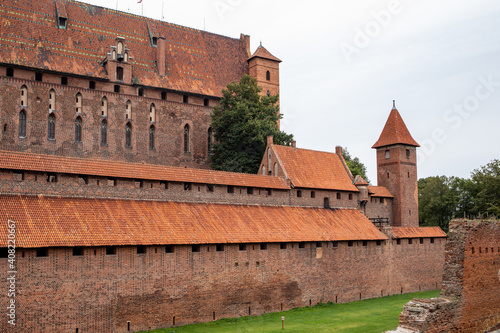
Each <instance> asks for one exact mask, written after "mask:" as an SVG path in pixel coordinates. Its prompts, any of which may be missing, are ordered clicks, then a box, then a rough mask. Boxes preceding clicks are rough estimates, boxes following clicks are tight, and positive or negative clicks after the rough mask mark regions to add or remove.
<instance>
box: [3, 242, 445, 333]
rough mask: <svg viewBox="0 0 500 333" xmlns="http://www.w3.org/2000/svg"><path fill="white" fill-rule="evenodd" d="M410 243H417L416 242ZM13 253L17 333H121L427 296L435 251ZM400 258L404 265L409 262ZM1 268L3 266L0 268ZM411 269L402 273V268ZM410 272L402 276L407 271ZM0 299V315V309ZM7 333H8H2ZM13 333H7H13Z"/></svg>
mask: <svg viewBox="0 0 500 333" xmlns="http://www.w3.org/2000/svg"><path fill="white" fill-rule="evenodd" d="M415 243H417V242H415ZM265 246H266V248H265V249H261V244H245V248H244V249H242V248H240V245H238V244H233V245H229V244H226V245H224V246H223V248H222V249H221V248H219V250H222V251H217V247H216V245H214V244H210V245H200V246H199V248H197V249H196V250H198V251H199V252H193V247H192V246H191V245H177V246H174V247H173V248H171V249H170V250H172V251H173V253H167V252H166V247H165V246H147V247H146V248H145V253H144V254H138V253H137V248H136V247H135V246H132V247H117V248H116V254H115V255H106V248H104V247H99V248H92V247H89V248H84V252H83V255H82V256H73V252H72V249H71V248H51V249H49V250H48V256H47V257H37V256H36V250H34V249H17V255H18V256H19V258H18V261H17V270H18V274H17V281H16V284H17V285H16V286H17V288H18V294H17V296H16V314H17V316H18V317H17V320H16V322H17V325H18V326H17V328H16V329H17V330H18V331H19V330H24V331H37V332H51V333H52V332H75V331H76V329H77V328H78V332H79V333H83V332H128V329H129V327H128V325H129V323H130V331H132V332H134V331H140V330H148V329H155V328H160V327H169V326H177V325H184V324H189V323H196V322H206V321H211V320H214V319H220V318H224V317H238V316H247V315H258V314H262V313H267V312H275V311H280V310H288V309H291V308H293V307H302V306H310V305H314V304H316V303H318V302H334V303H335V302H337V303H341V302H349V301H355V300H360V299H367V298H374V297H379V296H386V295H391V294H400V293H402V292H403V293H406V292H413V291H419V290H429V289H435V288H436V285H437V284H439V283H440V281H441V276H440V270H436V269H429V267H427V269H419V270H417V271H415V270H414V268H415V267H419V266H422V267H423V266H426V265H428V264H427V263H430V262H432V263H435V265H436V266H438V265H439V263H441V264H442V262H443V256H442V253H443V247H444V242H441V241H440V242H435V243H434V244H431V243H430V242H429V239H425V243H424V244H413V245H409V246H408V245H407V244H400V245H395V244H393V243H392V242H390V241H389V242H384V241H381V242H378V243H377V242H375V241H366V242H363V241H350V242H335V243H334V242H321V243H315V242H312V243H311V242H309V243H282V244H274V243H270V244H265ZM408 258H412V259H411V262H408ZM0 264H1V265H5V266H6V265H7V259H0ZM410 266H411V267H410ZM409 268H411V269H409ZM7 301H8V299H7V296H6V293H3V294H2V295H1V296H0V306H2V307H3V306H6V302H7ZM7 332H10V331H7ZM12 332H13V331H12Z"/></svg>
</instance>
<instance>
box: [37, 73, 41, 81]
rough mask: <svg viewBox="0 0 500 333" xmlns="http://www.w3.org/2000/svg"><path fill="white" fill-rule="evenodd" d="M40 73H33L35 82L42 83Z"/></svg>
mask: <svg viewBox="0 0 500 333" xmlns="http://www.w3.org/2000/svg"><path fill="white" fill-rule="evenodd" d="M42 76H43V75H42V73H35V81H42Z"/></svg>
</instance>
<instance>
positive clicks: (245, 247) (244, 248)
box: [239, 244, 247, 251]
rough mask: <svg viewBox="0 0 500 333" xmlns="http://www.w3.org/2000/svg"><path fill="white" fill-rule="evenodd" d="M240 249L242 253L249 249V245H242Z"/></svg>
mask: <svg viewBox="0 0 500 333" xmlns="http://www.w3.org/2000/svg"><path fill="white" fill-rule="evenodd" d="M239 248H240V251H245V250H246V249H247V245H246V244H240V245H239Z"/></svg>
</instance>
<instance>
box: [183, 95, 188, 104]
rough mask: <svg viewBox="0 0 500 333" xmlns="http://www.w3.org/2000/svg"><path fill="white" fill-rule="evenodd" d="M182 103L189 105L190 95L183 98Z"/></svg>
mask: <svg viewBox="0 0 500 333" xmlns="http://www.w3.org/2000/svg"><path fill="white" fill-rule="evenodd" d="M182 103H188V95H184V96H182Z"/></svg>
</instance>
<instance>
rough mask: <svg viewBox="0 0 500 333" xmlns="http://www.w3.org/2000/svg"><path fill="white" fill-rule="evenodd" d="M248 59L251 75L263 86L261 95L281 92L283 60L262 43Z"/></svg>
mask: <svg viewBox="0 0 500 333" xmlns="http://www.w3.org/2000/svg"><path fill="white" fill-rule="evenodd" d="M247 61H248V71H249V74H250V76H251V77H254V78H255V79H257V84H258V85H259V86H260V87H261V88H262V91H261V92H260V93H261V95H268V96H269V95H276V94H279V92H280V68H279V66H280V62H281V60H280V59H278V58H276V57H275V56H273V55H272V54H271V53H270V52H269V51H268V50H266V48H265V47H264V46H262V43H261V44H260V46H259V47H258V48H257V50H255V52H254V53H253V54H252V55H251V56H250V58H248V60H247ZM278 126H279V121H278Z"/></svg>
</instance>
